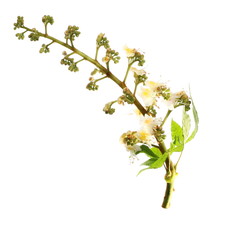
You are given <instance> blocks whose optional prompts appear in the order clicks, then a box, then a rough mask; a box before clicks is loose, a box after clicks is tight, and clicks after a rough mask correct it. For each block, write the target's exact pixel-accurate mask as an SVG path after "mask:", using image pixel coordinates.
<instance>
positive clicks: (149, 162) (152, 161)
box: [141, 158, 158, 166]
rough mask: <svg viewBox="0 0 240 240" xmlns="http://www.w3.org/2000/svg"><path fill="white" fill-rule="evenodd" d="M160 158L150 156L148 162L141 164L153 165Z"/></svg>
mask: <svg viewBox="0 0 240 240" xmlns="http://www.w3.org/2000/svg"><path fill="white" fill-rule="evenodd" d="M157 160H158V158H150V159H148V160H147V161H146V162H144V163H142V164H141V165H143V166H144V165H145V166H151V165H152V164H153V163H154V162H156V161H157Z"/></svg>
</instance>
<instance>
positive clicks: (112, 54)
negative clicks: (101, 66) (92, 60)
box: [102, 48, 120, 63]
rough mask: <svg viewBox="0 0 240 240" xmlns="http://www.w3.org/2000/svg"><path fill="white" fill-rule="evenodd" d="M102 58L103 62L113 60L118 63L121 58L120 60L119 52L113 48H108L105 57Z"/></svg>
mask: <svg viewBox="0 0 240 240" xmlns="http://www.w3.org/2000/svg"><path fill="white" fill-rule="evenodd" d="M102 60H103V62H106V63H108V62H109V61H111V60H112V61H113V62H114V63H118V62H119V60H120V57H119V53H118V52H116V51H115V50H113V49H111V48H107V51H106V56H105V57H103V59H102Z"/></svg>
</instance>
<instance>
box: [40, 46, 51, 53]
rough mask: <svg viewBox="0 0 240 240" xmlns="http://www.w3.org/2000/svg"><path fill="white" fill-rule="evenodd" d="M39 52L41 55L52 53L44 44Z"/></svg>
mask: <svg viewBox="0 0 240 240" xmlns="http://www.w3.org/2000/svg"><path fill="white" fill-rule="evenodd" d="M39 52H40V53H48V52H50V49H49V47H48V45H46V44H43V45H42V47H41V48H40V50H39Z"/></svg>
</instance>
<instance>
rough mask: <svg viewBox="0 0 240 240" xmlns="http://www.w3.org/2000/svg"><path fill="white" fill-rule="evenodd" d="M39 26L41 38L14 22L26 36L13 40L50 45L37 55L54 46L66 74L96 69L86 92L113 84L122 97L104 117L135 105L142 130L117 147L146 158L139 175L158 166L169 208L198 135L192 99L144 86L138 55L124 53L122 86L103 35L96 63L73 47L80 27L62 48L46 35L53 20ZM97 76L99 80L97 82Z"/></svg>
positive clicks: (73, 28)
mask: <svg viewBox="0 0 240 240" xmlns="http://www.w3.org/2000/svg"><path fill="white" fill-rule="evenodd" d="M42 22H43V24H44V33H42V32H40V31H38V30H37V29H35V28H29V27H26V26H25V25H24V19H23V17H18V18H17V22H16V23H14V30H16V29H23V30H24V31H23V32H21V33H17V34H16V36H17V38H18V39H19V40H22V39H24V36H25V34H26V33H27V32H28V33H29V35H28V37H29V39H30V40H31V41H38V40H39V39H40V38H45V39H48V40H50V41H51V42H50V43H48V44H42V47H41V48H40V50H39V52H40V53H48V52H50V48H49V47H50V46H51V45H52V44H54V43H56V44H59V45H61V46H63V47H65V48H66V49H67V50H70V53H67V52H66V51H64V52H63V56H64V57H63V59H61V64H63V65H66V66H68V70H69V71H72V72H77V71H79V67H78V64H80V63H81V62H82V61H87V62H89V63H91V64H93V65H94V66H95V69H94V70H93V71H92V72H91V77H90V78H89V81H90V82H89V83H88V84H87V86H86V88H87V89H89V90H93V91H95V90H98V87H99V86H98V85H97V83H98V82H100V81H102V80H104V79H106V78H109V79H111V80H112V81H113V82H115V83H116V84H117V85H118V86H119V87H120V88H121V89H122V90H123V94H122V95H121V96H119V97H118V98H117V99H116V100H113V101H110V102H108V103H107V104H106V105H105V106H104V108H103V111H104V112H105V113H106V114H110V115H111V114H113V113H114V112H115V109H114V108H113V105H114V104H120V105H124V104H125V103H127V104H132V105H135V107H136V109H137V111H138V112H139V118H140V122H141V126H142V127H141V128H140V129H139V130H138V131H127V132H126V133H124V134H122V136H121V142H122V143H123V144H124V145H125V147H126V149H127V150H128V151H129V152H130V154H131V157H133V158H137V155H138V154H140V153H143V154H144V155H146V156H147V157H149V159H148V160H147V161H145V162H144V163H142V165H143V166H146V168H144V169H142V170H140V171H139V173H138V174H140V173H141V172H143V171H145V170H147V169H158V168H161V167H162V166H164V167H165V170H166V175H165V181H166V182H167V188H166V192H165V196H164V200H163V204H162V207H163V208H168V207H169V206H170V199H171V196H172V192H173V190H174V187H173V185H174V180H175V177H176V176H177V172H176V170H177V165H178V163H179V160H180V158H181V156H182V152H183V149H184V148H185V144H186V143H187V142H189V141H191V140H192V139H193V138H194V137H195V135H196V133H197V131H198V123H199V119H198V114H197V111H196V108H195V106H194V104H193V101H192V98H191V97H189V96H188V95H187V94H186V92H184V91H180V92H177V93H173V92H171V90H170V88H169V87H168V86H167V85H166V84H163V83H159V82H153V81H148V77H147V74H146V72H145V71H144V70H143V69H138V68H135V67H133V65H134V64H135V63H137V64H138V66H140V67H142V66H143V65H144V63H145V60H144V55H143V54H142V53H141V52H140V51H138V50H136V49H131V48H128V47H125V51H126V54H127V59H128V65H127V69H126V73H125V76H124V78H123V80H122V81H121V80H120V79H119V78H118V77H116V76H115V75H114V74H113V73H112V72H111V71H110V62H113V63H114V64H117V63H118V62H119V60H120V57H119V53H118V52H117V51H115V50H113V49H112V48H111V47H110V44H109V40H108V39H107V37H106V36H105V34H103V33H100V34H99V35H98V36H97V39H96V52H95V57H94V58H91V57H90V56H88V55H87V54H85V53H84V52H82V51H80V50H79V49H77V48H76V47H75V45H74V41H75V38H77V37H79V35H80V31H79V27H77V26H75V25H74V26H68V28H67V30H66V31H65V32H64V38H65V40H66V41H65V42H64V41H61V40H59V39H57V38H54V37H52V36H50V35H49V34H48V29H47V26H48V24H51V25H52V24H53V23H54V20H53V18H52V17H51V16H47V15H45V16H44V17H43V18H42ZM101 47H102V48H104V49H105V56H104V57H103V58H102V62H103V63H105V65H106V66H104V65H103V64H101V63H100V62H99V60H98V58H99V49H100V48H101ZM73 55H74V56H80V57H81V58H80V59H79V60H75V58H74V57H73ZM130 72H132V73H133V78H134V84H135V85H134V89H133V91H131V90H130V88H129V87H128V86H127V85H126V81H127V78H128V76H129V74H130ZM97 75H99V76H98V77H96V76H97ZM140 85H142V87H141V88H140V89H139V88H138V87H139V86H140ZM137 95H139V96H140V97H141V100H139V99H138V98H137ZM160 103H161V105H163V104H165V105H166V106H167V108H168V110H167V113H166V115H165V117H164V119H163V120H162V119H161V118H159V117H157V115H158V114H159V112H158V111H157V110H156V109H161V107H159V104H160ZM177 107H183V114H182V126H180V125H179V124H178V123H177V122H175V121H174V120H172V122H171V129H170V132H171V138H172V140H171V142H170V143H169V147H167V146H166V143H165V139H166V134H165V129H163V126H164V124H165V122H166V121H167V120H168V118H169V115H170V114H171V112H172V111H173V110H174V109H176V108H177ZM190 109H192V113H193V114H192V115H193V118H194V122H195V127H194V129H193V131H192V133H191V134H190V129H191V118H190V115H189V114H188V113H187V112H188V111H189V110H190ZM173 153H180V155H179V158H178V160H177V162H176V163H175V164H174V162H173V161H172V160H171V159H170V156H171V155H172V154H173Z"/></svg>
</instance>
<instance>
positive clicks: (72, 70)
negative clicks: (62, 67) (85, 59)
mask: <svg viewBox="0 0 240 240" xmlns="http://www.w3.org/2000/svg"><path fill="white" fill-rule="evenodd" d="M68 70H69V71H71V72H78V71H79V68H78V67H77V64H76V63H72V64H71V65H70V66H69V67H68Z"/></svg>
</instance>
